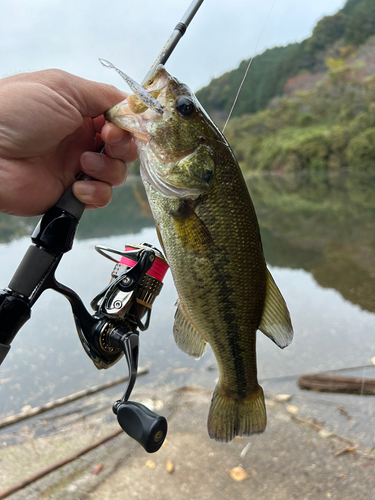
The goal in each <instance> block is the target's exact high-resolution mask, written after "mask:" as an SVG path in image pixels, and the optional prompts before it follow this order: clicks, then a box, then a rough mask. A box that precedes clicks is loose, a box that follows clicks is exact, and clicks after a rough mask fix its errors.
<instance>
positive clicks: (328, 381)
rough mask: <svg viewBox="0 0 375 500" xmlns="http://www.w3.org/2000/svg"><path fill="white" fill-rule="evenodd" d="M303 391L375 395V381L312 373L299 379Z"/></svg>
mask: <svg viewBox="0 0 375 500" xmlns="http://www.w3.org/2000/svg"><path fill="white" fill-rule="evenodd" d="M298 385H299V387H300V388H301V389H307V390H310V391H319V392H344V393H347V394H361V395H375V379H373V378H362V377H341V376H339V375H329V374H326V373H311V374H307V375H302V376H301V377H299V378H298Z"/></svg>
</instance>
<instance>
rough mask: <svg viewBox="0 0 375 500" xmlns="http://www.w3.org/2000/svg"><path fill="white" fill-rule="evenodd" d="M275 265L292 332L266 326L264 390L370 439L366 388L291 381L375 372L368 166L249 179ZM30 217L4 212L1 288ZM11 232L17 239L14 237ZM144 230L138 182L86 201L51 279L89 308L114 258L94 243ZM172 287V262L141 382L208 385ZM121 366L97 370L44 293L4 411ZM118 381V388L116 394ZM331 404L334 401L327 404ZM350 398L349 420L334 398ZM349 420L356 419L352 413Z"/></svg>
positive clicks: (211, 371) (54, 298)
mask: <svg viewBox="0 0 375 500" xmlns="http://www.w3.org/2000/svg"><path fill="white" fill-rule="evenodd" d="M248 187H249V190H250V193H251V195H252V198H253V201H254V204H255V207H256V210H257V214H258V218H259V222H260V226H261V232H262V239H263V246H264V252H265V256H266V260H267V262H268V264H269V267H270V270H271V272H272V274H273V276H274V278H275V281H276V282H277V284H278V286H279V288H280V289H281V291H282V293H283V295H284V297H285V299H286V301H287V303H288V306H289V309H290V313H291V317H292V320H293V325H294V330H295V338H294V341H293V343H292V344H291V345H290V346H289V347H288V348H287V349H284V350H280V349H279V348H278V347H277V346H276V345H274V344H273V343H272V342H271V341H270V340H269V339H267V338H266V337H264V336H263V335H262V334H261V333H259V335H258V339H257V354H258V372H259V378H260V380H261V381H262V380H263V384H262V385H263V387H264V389H265V391H266V393H267V392H289V393H292V394H296V400H295V401H296V402H294V403H293V404H296V405H297V406H299V407H300V408H302V410H303V411H305V412H306V414H308V415H310V416H316V417H317V418H320V419H321V420H324V421H327V420H329V421H330V422H331V425H332V427H333V429H332V430H336V431H339V432H341V433H344V434H345V433H350V434H351V435H352V434H353V433H354V434H355V435H356V437H357V438H358V439H359V440H361V441H362V442H364V443H365V444H368V445H374V436H375V421H374V418H375V417H374V415H375V404H374V402H373V401H374V400H373V399H372V397H371V396H347V395H332V394H330V395H328V394H317V393H310V392H304V391H301V390H299V389H298V386H297V384H296V377H292V376H294V375H299V374H303V373H311V372H321V371H328V370H338V369H347V368H356V367H366V366H367V368H360V369H357V370H353V371H352V372H349V374H356V375H358V374H359V375H360V376H366V377H373V376H374V375H375V374H374V371H373V369H372V368H371V361H370V360H371V357H373V356H375V196H374V193H375V174H373V173H364V174H361V175H359V174H358V175H354V174H353V173H350V172H341V173H335V174H329V175H328V174H325V173H314V174H309V175H308V174H304V173H303V174H300V175H283V176H282V175H277V176H276V175H257V176H251V177H249V178H248ZM34 225H35V221H34V220H32V221H27V220H24V219H17V218H10V217H5V216H1V218H0V238H1V239H2V241H3V243H1V244H0V256H1V265H0V287H5V286H6V285H7V284H8V282H9V280H10V278H11V276H12V274H13V272H14V270H15V269H16V267H17V265H18V263H19V261H20V260H21V258H22V256H23V254H24V252H25V251H26V249H27V247H28V246H29V244H30V238H29V237H28V236H21V237H20V235H22V234H28V233H29V232H30V228H32V227H33V226H34ZM16 236H17V238H16ZM142 241H147V242H149V243H151V244H154V245H156V246H159V244H158V241H157V237H156V233H155V230H154V227H153V220H152V218H151V214H150V211H149V208H148V205H147V202H146V197H145V193H144V191H143V186H142V184H141V182H140V181H139V180H137V179H130V180H129V181H128V183H127V185H126V186H124V187H121V188H117V189H116V190H115V195H114V199H113V201H112V203H111V204H110V205H109V206H108V207H106V208H105V209H102V210H98V211H88V212H86V213H85V214H84V216H83V218H82V221H81V223H80V227H79V229H78V234H77V239H76V241H75V243H74V246H73V249H72V251H71V252H69V253H68V254H67V255H65V256H64V257H63V259H62V262H61V264H60V266H59V268H58V271H57V273H56V276H57V279H58V280H59V281H61V282H62V283H64V284H66V285H68V286H69V287H71V288H73V289H74V290H75V291H76V292H77V293H78V294H79V295H81V297H82V299H83V301H84V302H85V304H86V305H87V307H89V303H90V301H91V299H92V298H93V297H94V296H95V295H96V294H97V293H98V292H99V291H100V290H102V289H103V288H104V286H105V285H106V284H107V283H108V280H109V277H110V273H111V270H112V263H111V262H110V261H108V260H107V259H104V258H103V257H102V256H100V255H99V254H97V253H96V252H95V250H94V245H95V244H103V245H107V246H111V247H115V248H118V249H123V247H124V245H125V244H129V243H130V244H137V243H140V242H142ZM176 298H177V295H176V291H175V288H174V285H173V281H172V278H171V274H170V272H168V274H167V276H166V278H165V282H164V287H163V290H162V292H161V294H160V296H159V297H158V298H157V300H156V302H155V304H154V307H153V312H152V317H151V324H150V328H149V329H148V330H147V331H146V332H142V333H141V334H140V339H141V348H140V365H141V366H144V365H147V366H150V370H151V371H150V374H149V375H148V376H147V377H141V378H139V380H138V382H137V384H144V383H150V382H153V383H154V384H155V387H156V388H157V389H156V392H157V391H158V390H159V387H160V392H162V388H163V385H164V384H167V383H173V384H176V385H184V384H194V383H195V384H200V385H207V386H209V387H212V388H213V387H214V384H215V379H216V378H217V370H216V369H215V366H216V364H215V359H214V356H213V354H212V352H211V351H210V350H207V352H206V354H205V355H204V356H203V357H202V358H201V359H200V360H198V361H195V360H193V359H190V358H189V357H187V356H186V355H185V354H184V353H182V352H181V351H180V350H179V349H178V348H177V347H176V346H175V344H174V340H173V334H172V325H173V316H174V310H175V307H174V304H175V301H176ZM126 373H127V368H126V363H125V361H124V360H122V361H121V362H119V363H117V364H116V365H115V366H114V367H112V368H110V369H109V370H105V371H104V370H102V371H98V370H97V369H96V368H95V367H94V365H93V363H92V362H91V361H90V359H89V358H88V357H87V356H86V354H85V353H84V351H83V349H82V347H81V344H80V342H79V340H78V337H77V334H76V331H75V326H74V321H73V318H72V314H71V310H70V306H69V303H68V302H67V300H66V299H65V298H64V297H62V296H61V295H59V294H56V293H55V292H53V291H47V292H45V293H44V294H43V295H42V296H41V298H40V299H39V300H38V301H37V303H36V304H35V305H34V307H33V311H32V317H31V319H30V320H29V322H28V323H26V325H25V326H24V327H23V328H22V330H21V331H20V332H19V333H18V335H17V337H16V339H15V340H14V342H13V344H12V349H11V351H10V354H9V355H8V357H7V358H6V360H5V362H4V363H3V365H2V366H1V368H0V418H2V417H4V416H7V415H9V414H12V413H17V412H19V411H20V410H21V408H22V407H23V406H25V405H31V406H37V405H39V404H43V403H46V402H48V401H50V400H53V399H57V398H59V397H62V396H64V395H67V394H70V393H73V392H75V391H78V390H81V389H85V388H88V387H91V386H93V385H96V384H98V383H102V382H104V381H107V380H113V379H115V378H117V377H120V376H123V375H125V374H126ZM122 389H123V388H121V387H120V388H119V389H118V392H119V395H120V394H121V392H122ZM333 403H334V404H333ZM340 405H346V407H347V408H348V409H350V413H351V415H353V420H354V421H355V426H356V427H355V429H353V426H352V427H351V428H349V427H348V425H349V424H348V422H347V420H345V418H344V417H342V415H341V416H340V415H339V412H338V411H337V408H338V407H339V406H340ZM353 425H354V424H353Z"/></svg>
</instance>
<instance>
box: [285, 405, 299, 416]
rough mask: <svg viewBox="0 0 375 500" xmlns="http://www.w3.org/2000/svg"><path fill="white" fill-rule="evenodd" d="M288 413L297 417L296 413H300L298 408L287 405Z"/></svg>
mask: <svg viewBox="0 0 375 500" xmlns="http://www.w3.org/2000/svg"><path fill="white" fill-rule="evenodd" d="M286 411H287V412H288V413H291V414H292V415H295V414H296V413H298V407H297V406H294V405H287V407H286Z"/></svg>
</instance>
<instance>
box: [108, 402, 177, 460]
mask: <svg viewBox="0 0 375 500" xmlns="http://www.w3.org/2000/svg"><path fill="white" fill-rule="evenodd" d="M113 412H114V413H115V414H116V415H117V420H118V423H119V424H120V426H121V427H122V429H123V430H124V431H125V432H126V433H127V434H129V436H130V437H132V438H133V439H135V440H136V441H138V443H139V444H140V445H142V446H143V448H144V449H145V450H146V451H147V452H148V453H154V452H155V451H158V449H159V448H160V447H161V445H162V444H163V443H164V440H165V437H166V435H167V428H168V425H167V420H166V419H165V418H164V417H162V416H160V415H157V414H156V413H154V412H153V411H151V410H149V409H148V408H146V406H144V405H142V404H141V403H136V402H134V401H126V402H116V403H115V404H114V405H113Z"/></svg>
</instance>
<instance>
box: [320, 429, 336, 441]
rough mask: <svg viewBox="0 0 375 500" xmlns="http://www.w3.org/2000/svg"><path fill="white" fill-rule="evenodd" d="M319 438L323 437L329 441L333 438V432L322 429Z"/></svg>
mask: <svg viewBox="0 0 375 500" xmlns="http://www.w3.org/2000/svg"><path fill="white" fill-rule="evenodd" d="M318 434H319V436H320V437H322V438H325V439H328V438H330V437H331V436H333V432H331V431H329V430H327V429H321V430H320V431H319V432H318Z"/></svg>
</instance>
